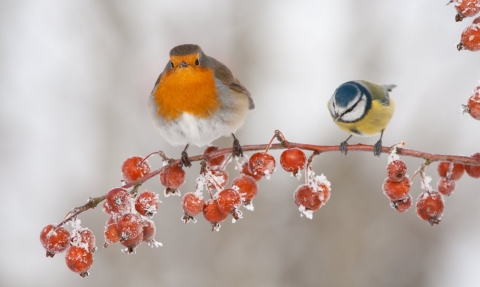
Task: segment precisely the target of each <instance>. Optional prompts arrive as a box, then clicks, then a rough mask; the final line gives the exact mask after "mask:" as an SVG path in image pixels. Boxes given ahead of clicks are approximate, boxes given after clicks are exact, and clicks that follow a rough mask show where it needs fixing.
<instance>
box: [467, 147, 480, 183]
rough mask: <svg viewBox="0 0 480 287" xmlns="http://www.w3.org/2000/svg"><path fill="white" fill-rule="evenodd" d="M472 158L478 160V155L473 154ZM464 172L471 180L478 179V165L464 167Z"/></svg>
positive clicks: (479, 167)
mask: <svg viewBox="0 0 480 287" xmlns="http://www.w3.org/2000/svg"><path fill="white" fill-rule="evenodd" d="M472 157H475V158H480V153H476V154H473V155H472ZM465 171H466V172H467V174H468V175H469V176H471V177H473V178H480V165H465Z"/></svg>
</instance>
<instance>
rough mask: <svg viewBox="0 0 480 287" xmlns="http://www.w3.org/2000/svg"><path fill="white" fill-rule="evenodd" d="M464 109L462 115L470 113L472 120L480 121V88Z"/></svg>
mask: <svg viewBox="0 0 480 287" xmlns="http://www.w3.org/2000/svg"><path fill="white" fill-rule="evenodd" d="M479 19H480V17H479ZM462 107H463V108H462V113H468V114H470V116H471V117H472V118H474V119H476V120H480V86H478V87H477V88H476V90H475V92H474V93H473V95H472V96H471V97H470V98H469V99H468V104H467V105H462Z"/></svg>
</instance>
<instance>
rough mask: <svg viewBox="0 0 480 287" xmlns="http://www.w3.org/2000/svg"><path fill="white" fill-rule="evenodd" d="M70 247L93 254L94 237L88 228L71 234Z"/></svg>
mask: <svg viewBox="0 0 480 287" xmlns="http://www.w3.org/2000/svg"><path fill="white" fill-rule="evenodd" d="M71 245H72V246H77V247H80V248H83V249H85V250H86V251H88V252H91V253H93V252H95V250H96V249H97V247H95V235H94V234H93V232H92V231H91V230H90V229H88V228H82V229H79V230H76V231H74V232H73V236H72V239H71Z"/></svg>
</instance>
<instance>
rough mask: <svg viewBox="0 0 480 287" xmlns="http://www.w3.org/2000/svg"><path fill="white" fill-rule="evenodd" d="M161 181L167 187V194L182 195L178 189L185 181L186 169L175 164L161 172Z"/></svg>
mask: <svg viewBox="0 0 480 287" xmlns="http://www.w3.org/2000/svg"><path fill="white" fill-rule="evenodd" d="M160 182H161V183H162V185H163V186H165V187H167V189H166V190H165V196H167V197H168V196H170V195H180V192H179V191H178V189H179V188H180V187H182V185H183V184H184V183H185V171H184V170H183V169H182V168H181V167H180V166H179V165H175V166H172V167H170V168H167V169H163V170H162V171H161V172H160Z"/></svg>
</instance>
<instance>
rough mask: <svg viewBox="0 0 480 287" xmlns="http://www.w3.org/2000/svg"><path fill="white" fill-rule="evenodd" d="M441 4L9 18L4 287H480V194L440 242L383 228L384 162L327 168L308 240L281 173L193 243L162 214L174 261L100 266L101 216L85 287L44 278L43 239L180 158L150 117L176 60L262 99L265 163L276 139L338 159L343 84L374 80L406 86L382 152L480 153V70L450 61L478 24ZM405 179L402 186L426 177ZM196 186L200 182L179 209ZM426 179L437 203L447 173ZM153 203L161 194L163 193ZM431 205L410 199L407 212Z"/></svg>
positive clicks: (3, 124) (17, 12) (144, 252)
mask: <svg viewBox="0 0 480 287" xmlns="http://www.w3.org/2000/svg"><path fill="white" fill-rule="evenodd" d="M445 2H447V1H446V0H445V1H392V0H390V1H385V0H376V1H375V0H365V1H355V0H339V1H277V0H270V1H261V2H260V1H183V0H182V1H168V2H167V1H113V0H110V1H93V0H83V1H60V0H57V1H8V0H3V1H1V2H0V41H1V42H0V43H1V45H0V63H1V64H0V97H1V98H0V99H1V104H0V176H1V180H0V192H1V200H0V205H1V208H0V216H1V217H0V218H1V220H0V228H1V229H0V230H1V232H2V235H1V237H0V242H1V246H3V250H2V256H1V257H0V285H1V286H70V287H74V286H436V287H440V286H479V285H480V277H478V269H479V268H480V259H479V258H480V244H479V242H480V228H479V226H480V214H479V204H478V203H479V201H480V190H479V186H480V181H478V180H476V181H475V180H473V179H471V178H469V177H468V176H466V175H465V176H464V177H463V178H462V180H461V181H459V182H458V183H457V192H456V193H455V194H454V195H453V196H451V197H449V198H447V200H446V210H445V215H444V218H443V221H442V222H441V224H440V225H439V226H437V227H435V228H432V227H430V226H429V224H428V223H426V222H424V221H422V220H420V219H418V218H417V215H416V214H415V211H414V209H411V210H409V211H408V212H407V213H405V214H399V213H397V212H395V211H394V210H393V209H391V208H390V206H389V202H388V200H387V199H386V198H385V196H384V195H383V194H382V190H381V185H382V182H383V180H384V178H385V166H386V162H387V159H386V156H385V155H382V157H381V158H380V159H379V158H374V157H373V155H372V154H370V153H358V152H351V153H350V154H349V156H348V157H344V156H342V155H340V153H331V154H324V155H321V156H319V157H317V159H316V161H315V165H314V170H315V171H316V172H317V173H318V174H321V173H324V174H325V175H326V176H327V177H328V179H329V180H330V181H331V182H332V196H331V199H330V201H329V202H328V204H327V205H325V206H324V207H323V208H322V209H321V210H319V211H318V212H316V213H315V214H314V218H313V220H308V219H306V218H301V217H300V216H299V212H298V210H297V208H296V206H295V204H294V203H293V199H292V193H293V191H294V190H295V188H296V187H297V186H298V184H299V182H298V181H297V180H296V179H295V178H292V177H290V176H288V175H287V173H285V172H284V171H283V170H281V169H277V172H276V173H275V174H274V175H273V176H272V178H271V180H269V181H267V180H262V181H261V182H260V192H259V195H258V196H257V197H256V198H255V200H254V204H255V211H254V212H249V211H244V219H242V220H240V221H238V222H237V223H235V224H232V223H231V222H230V220H228V221H227V222H225V223H224V224H222V228H221V230H220V232H219V233H216V232H211V231H210V225H209V224H208V223H207V222H206V221H205V220H204V219H203V218H202V216H200V217H199V222H198V223H196V224H188V225H184V224H183V223H182V222H181V221H180V218H181V216H182V210H181V208H180V198H179V197H174V198H172V197H170V198H164V197H163V195H162V196H161V197H162V201H163V204H162V205H161V207H160V210H159V213H158V214H157V215H156V216H155V218H154V220H155V222H156V225H157V239H158V240H159V241H161V242H163V244H164V247H162V248H159V249H150V248H149V247H148V246H146V245H142V246H140V248H138V250H137V254H135V255H126V254H123V253H121V252H120V249H121V246H120V245H114V246H110V247H109V248H108V249H103V248H101V245H102V243H103V226H104V223H105V221H106V220H107V216H106V215H105V214H104V213H103V212H102V211H101V210H100V209H98V208H97V209H95V210H91V211H88V212H86V213H84V214H82V216H81V217H80V219H81V220H82V223H83V225H84V226H88V227H90V228H91V229H92V230H93V231H94V233H95V234H96V235H97V245H98V246H99V247H100V248H99V250H98V251H97V253H95V262H94V265H93V267H92V269H91V270H90V273H91V275H90V277H87V278H86V279H81V278H80V277H79V276H78V275H77V274H74V273H72V272H70V271H69V270H68V268H67V267H66V265H65V262H64V259H63V256H62V255H57V256H56V257H55V258H53V259H50V258H45V252H44V250H43V248H42V246H41V245H40V242H39V239H38V237H39V233H40V230H41V229H42V228H43V226H45V225H46V224H48V223H53V222H59V221H60V220H61V219H62V218H63V216H64V214H65V213H66V212H67V211H68V210H69V209H70V208H72V207H74V206H78V205H81V204H83V203H85V202H86V200H87V198H88V197H89V196H99V195H101V194H104V193H106V192H107V191H108V190H109V189H110V188H112V187H115V186H118V185H119V184H120V179H121V174H120V165H121V163H122V161H123V160H124V159H125V158H127V157H129V156H132V155H146V154H148V153H150V152H152V151H156V150H160V149H161V150H164V151H166V152H167V154H169V155H171V156H175V157H178V155H179V154H180V151H181V149H182V148H181V147H175V148H173V147H171V146H170V145H169V144H168V143H166V142H165V141H164V140H163V139H162V138H161V137H160V135H159V134H158V133H157V131H156V130H155V127H154V124H153V122H152V121H151V119H150V114H149V110H148V107H147V99H148V96H149V93H150V91H151V89H152V87H153V84H154V82H155V80H156V79H157V76H158V74H159V73H160V72H161V71H162V70H163V68H164V66H165V64H166V62H167V60H168V52H169V50H170V49H171V48H172V47H174V46H176V45H178V44H184V43H196V44H199V45H200V46H201V47H202V48H203V50H204V51H205V52H206V53H207V54H208V55H210V56H213V57H215V58H217V59H218V60H220V61H222V62H223V63H225V64H226V65H227V66H229V67H230V69H231V70H232V71H233V72H234V74H235V75H236V76H237V77H238V78H239V79H240V80H241V81H242V83H243V84H244V85H245V86H246V87H247V88H248V89H249V90H250V91H251V93H252V95H253V97H254V99H255V101H256V109H255V110H253V111H251V112H250V114H249V115H248V118H247V121H246V124H245V125H244V127H243V128H242V129H241V130H240V131H239V132H238V133H237V136H238V137H239V139H240V141H241V142H242V143H243V144H257V143H266V142H267V141H268V140H269V139H270V138H271V136H272V134H273V131H274V130H275V129H280V130H281V131H282V132H283V133H284V134H285V135H286V137H287V138H288V139H289V140H290V141H295V142H304V143H312V144H322V145H332V144H339V143H340V142H341V141H343V140H344V139H345V138H346V137H347V134H345V133H344V132H342V131H341V130H340V129H338V128H337V127H336V126H335V125H334V124H333V123H332V120H331V118H330V115H329V114H328V110H327V108H326V102H327V101H328V99H329V98H330V96H331V95H332V93H333V91H334V90H335V88H336V87H337V86H338V85H339V84H341V83H343V82H345V81H348V80H354V79H367V80H371V81H374V82H380V83H385V84H390V83H394V84H397V85H398V88H397V89H395V90H394V91H393V92H392V93H391V96H392V98H393V99H394V100H395V102H396V107H397V108H396V113H395V115H394V117H393V119H392V121H391V124H390V126H389V127H388V129H387V131H386V133H385V136H384V141H383V142H384V145H393V144H395V143H398V142H400V141H402V140H403V141H406V143H407V146H406V147H407V148H412V149H418V150H422V151H428V152H432V153H444V154H446V153H449V154H462V155H469V154H472V153H474V152H479V151H480V145H479V140H480V130H479V127H480V123H479V122H478V121H474V120H473V119H471V118H470V117H469V116H468V115H467V116H465V117H464V118H463V119H462V118H461V117H460V116H459V114H458V110H459V107H460V105H461V104H462V103H466V102H467V99H468V97H469V96H470V94H471V91H472V90H473V88H474V87H475V85H476V84H477V81H478V79H479V76H480V73H479V67H480V54H479V53H471V52H468V51H462V52H458V51H457V50H456V48H455V45H456V44H457V43H458V41H459V39H460V34H461V32H462V30H463V29H464V28H465V27H466V26H467V25H468V24H469V23H471V21H472V20H471V19H465V20H464V21H463V22H461V23H455V21H454V15H455V9H454V7H453V6H445ZM376 140H377V138H365V139H361V138H360V139H359V138H355V139H352V140H351V143H357V142H362V143H366V144H373V143H375V142H376ZM215 144H217V145H220V146H222V147H226V146H230V145H231V139H230V138H225V139H220V140H217V141H216V142H215ZM189 151H190V155H195V154H199V153H201V152H202V150H201V149H199V148H196V147H193V148H191V149H190V150H189ZM273 154H274V155H276V156H278V155H279V152H278V151H275V152H273ZM404 160H405V161H406V163H407V165H408V167H409V174H412V173H413V171H414V170H416V169H417V168H418V166H419V165H420V164H421V160H419V159H411V158H404ZM150 163H151V164H152V166H153V167H154V168H158V167H159V166H161V163H160V160H158V159H152V160H151V161H150ZM230 171H231V173H230V176H231V177H232V178H233V177H235V175H236V172H235V171H234V170H230ZM197 172H198V164H196V165H195V166H194V167H193V168H192V169H191V170H188V182H187V184H186V185H185V186H184V188H182V192H187V191H191V190H193V187H194V179H195V178H196V174H197ZM427 174H429V175H431V176H432V177H433V178H434V184H435V185H436V181H437V178H438V177H437V175H436V165H433V166H432V167H430V168H429V169H427ZM145 187H146V188H149V189H151V190H154V191H156V192H158V193H162V192H163V188H162V187H161V186H160V183H159V181H158V179H156V178H155V179H152V180H150V181H149V182H148V183H147V184H145ZM420 191H421V190H420V183H419V181H418V179H417V180H416V181H415V183H414V185H413V188H412V194H413V196H414V197H415V198H416V197H417V195H418V194H419V193H420Z"/></svg>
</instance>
